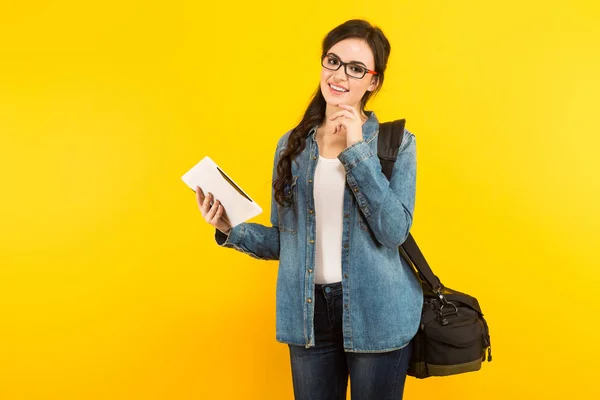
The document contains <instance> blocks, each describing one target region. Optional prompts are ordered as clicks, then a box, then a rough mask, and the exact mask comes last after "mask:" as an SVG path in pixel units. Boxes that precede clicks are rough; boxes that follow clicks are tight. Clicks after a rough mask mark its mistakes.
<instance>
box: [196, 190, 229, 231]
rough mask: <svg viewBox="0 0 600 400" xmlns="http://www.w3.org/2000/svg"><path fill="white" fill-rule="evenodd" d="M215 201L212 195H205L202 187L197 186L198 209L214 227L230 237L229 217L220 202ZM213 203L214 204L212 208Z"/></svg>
mask: <svg viewBox="0 0 600 400" xmlns="http://www.w3.org/2000/svg"><path fill="white" fill-rule="evenodd" d="M213 200H214V196H213V195H212V193H210V192H209V193H208V195H207V196H205V195H204V192H203V191H202V189H200V186H196V201H197V202H198V208H199V209H200V212H201V213H202V216H203V217H204V219H205V220H206V222H208V223H209V224H211V225H212V226H214V227H215V228H217V229H218V230H220V231H221V232H223V233H224V234H226V235H229V231H230V230H231V224H229V222H228V221H227V215H225V209H224V208H223V205H222V204H221V202H220V201H219V200H215V201H213ZM211 202H213V204H212V206H211V204H210V203H211Z"/></svg>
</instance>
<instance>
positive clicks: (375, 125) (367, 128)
mask: <svg viewBox="0 0 600 400" xmlns="http://www.w3.org/2000/svg"><path fill="white" fill-rule="evenodd" d="M365 114H366V115H367V116H368V117H369V118H368V119H367V120H366V121H365V123H364V124H363V126H362V132H363V139H364V140H365V141H368V140H369V139H370V138H371V137H373V136H374V135H375V133H377V131H378V130H379V120H378V119H377V116H376V115H375V112H374V111H367V110H365ZM317 127H318V126H315V127H313V128H312V129H311V130H310V131H309V132H308V134H307V137H308V136H311V137H312V139H313V140H314V138H315V133H316V132H317Z"/></svg>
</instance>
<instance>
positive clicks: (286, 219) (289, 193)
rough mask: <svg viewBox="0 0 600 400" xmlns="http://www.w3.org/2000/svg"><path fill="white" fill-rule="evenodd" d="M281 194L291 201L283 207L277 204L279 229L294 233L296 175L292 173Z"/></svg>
mask: <svg viewBox="0 0 600 400" xmlns="http://www.w3.org/2000/svg"><path fill="white" fill-rule="evenodd" d="M283 194H284V195H285V197H286V198H291V200H292V202H291V204H289V205H287V206H285V207H283V206H281V205H279V204H277V213H278V218H279V231H280V232H288V233H292V234H295V233H296V232H297V231H298V209H297V205H298V175H294V176H293V177H292V182H291V183H289V184H286V185H285V186H284V187H283Z"/></svg>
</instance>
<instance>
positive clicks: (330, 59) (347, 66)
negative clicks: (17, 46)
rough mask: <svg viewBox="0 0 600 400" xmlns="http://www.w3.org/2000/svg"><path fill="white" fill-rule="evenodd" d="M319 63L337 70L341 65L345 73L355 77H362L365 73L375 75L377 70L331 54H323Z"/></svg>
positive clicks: (329, 68)
mask: <svg viewBox="0 0 600 400" xmlns="http://www.w3.org/2000/svg"><path fill="white" fill-rule="evenodd" d="M321 65H322V66H323V67H324V68H327V69H328V70H331V71H337V70H338V69H340V67H341V66H342V65H343V66H344V72H346V75H348V76H350V77H352V78H356V79H362V78H364V76H365V75H366V74H371V75H377V72H375V71H371V70H370V69H368V68H367V67H364V66H362V65H360V64H357V63H355V62H349V63H345V62H343V61H342V60H340V59H339V58H338V57H336V56H335V55H333V54H325V55H324V56H323V57H322V58H321Z"/></svg>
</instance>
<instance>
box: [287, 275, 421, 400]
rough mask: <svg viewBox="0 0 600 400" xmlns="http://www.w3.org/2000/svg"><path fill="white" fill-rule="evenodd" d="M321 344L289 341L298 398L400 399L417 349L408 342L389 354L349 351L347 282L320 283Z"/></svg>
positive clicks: (317, 313)
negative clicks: (344, 325) (344, 319)
mask: <svg viewBox="0 0 600 400" xmlns="http://www.w3.org/2000/svg"><path fill="white" fill-rule="evenodd" d="M314 301H315V320H314V324H315V347H311V348H309V349H307V348H305V347H304V346H296V345H289V348H290V361H291V366H292V381H293V384H294V398H295V399H296V400H345V399H346V390H347V387H348V375H350V389H351V397H352V400H388V399H389V400H392V399H393V400H399V399H402V394H403V392H404V382H405V380H406V371H407V370H408V365H409V362H410V357H411V353H412V341H411V342H410V343H409V344H408V346H406V347H404V348H402V349H399V350H394V351H390V352H385V353H352V352H345V351H344V347H343V340H342V284H341V282H338V283H333V284H326V285H315V298H314Z"/></svg>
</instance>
